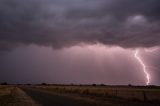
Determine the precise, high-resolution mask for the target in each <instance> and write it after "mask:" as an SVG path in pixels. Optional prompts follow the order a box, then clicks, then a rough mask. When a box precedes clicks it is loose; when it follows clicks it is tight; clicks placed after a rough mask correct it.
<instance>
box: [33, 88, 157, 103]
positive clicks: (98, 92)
mask: <svg viewBox="0 0 160 106" xmlns="http://www.w3.org/2000/svg"><path fill="white" fill-rule="evenodd" d="M34 87H35V88H38V89H44V90H48V91H53V92H59V93H76V94H83V95H91V96H100V97H117V98H123V99H128V100H135V101H136V100H137V101H149V102H159V101H160V88H159V87H128V86H55V85H54V86H34Z"/></svg>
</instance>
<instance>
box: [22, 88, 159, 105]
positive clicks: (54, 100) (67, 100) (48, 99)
mask: <svg viewBox="0 0 160 106" xmlns="http://www.w3.org/2000/svg"><path fill="white" fill-rule="evenodd" d="M21 89H22V90H23V91H25V92H26V94H28V95H29V96H30V97H31V98H32V99H33V100H34V101H35V102H37V103H39V104H41V105H42V106H160V104H153V103H149V102H140V101H129V100H124V99H120V98H110V97H108V98H107V97H106V98H101V97H95V96H86V95H79V94H63V93H55V92H50V91H47V90H41V89H35V88H29V87H23V88H21Z"/></svg>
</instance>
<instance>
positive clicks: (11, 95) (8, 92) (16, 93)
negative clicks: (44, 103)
mask: <svg viewBox="0 0 160 106" xmlns="http://www.w3.org/2000/svg"><path fill="white" fill-rule="evenodd" d="M0 106H39V105H38V104H36V103H35V102H34V101H33V100H32V99H31V98H30V97H29V96H28V95H26V94H25V93H24V92H23V91H22V90H21V89H19V88H17V87H13V86H0Z"/></svg>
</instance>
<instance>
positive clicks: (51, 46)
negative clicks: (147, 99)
mask: <svg viewBox="0 0 160 106" xmlns="http://www.w3.org/2000/svg"><path fill="white" fill-rule="evenodd" d="M159 11H160V0H1V1H0V82H3V81H7V82H10V83H41V82H47V83H82V84H84V83H105V84H129V83H131V84H139V85H140V84H142V85H143V84H145V83H146V77H145V74H144V72H143V70H142V66H141V65H140V63H139V62H138V60H137V59H136V58H135V57H134V53H135V50H137V49H138V50H139V54H138V55H139V56H140V58H141V59H142V61H143V62H144V63H145V65H147V71H148V73H149V74H150V77H151V83H150V84H157V85H160V78H159V77H160V56H159V55H160V50H159V49H158V48H159V46H160V14H159ZM152 48H156V49H157V50H155V51H153V52H148V51H146V49H148V50H151V49H152Z"/></svg>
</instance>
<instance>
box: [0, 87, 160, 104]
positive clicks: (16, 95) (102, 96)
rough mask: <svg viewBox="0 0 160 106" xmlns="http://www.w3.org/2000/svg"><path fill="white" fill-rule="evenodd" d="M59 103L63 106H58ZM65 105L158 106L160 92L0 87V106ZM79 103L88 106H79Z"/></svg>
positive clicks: (128, 88)
mask: <svg viewBox="0 0 160 106" xmlns="http://www.w3.org/2000/svg"><path fill="white" fill-rule="evenodd" d="M36 100H37V101H36ZM58 101H59V102H58ZM61 103H63V105H59V104H61ZM68 103H71V104H72V103H75V105H77V104H78V105H77V106H124V105H125V106H135V105H136V106H160V88H159V87H145V86H144V87H138V86H137V87H135V86H89V85H88V86H86V85H81V86H79V85H77V86H76V85H10V86H9V85H8V86H0V106H51V105H53V104H55V105H56V106H64V105H65V104H68ZM83 103H84V104H91V105H80V104H83ZM45 104H49V105H45ZM68 105H70V104H68Z"/></svg>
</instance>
